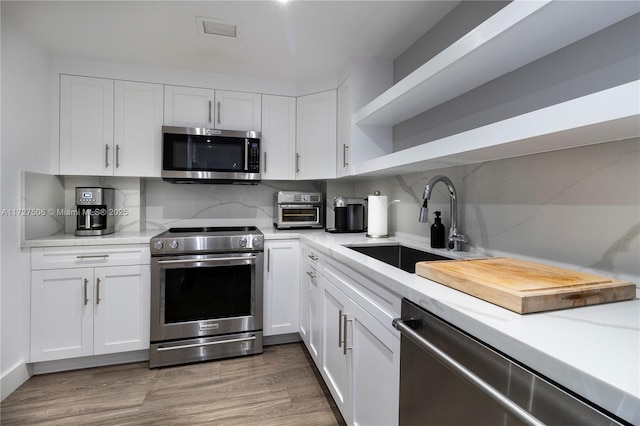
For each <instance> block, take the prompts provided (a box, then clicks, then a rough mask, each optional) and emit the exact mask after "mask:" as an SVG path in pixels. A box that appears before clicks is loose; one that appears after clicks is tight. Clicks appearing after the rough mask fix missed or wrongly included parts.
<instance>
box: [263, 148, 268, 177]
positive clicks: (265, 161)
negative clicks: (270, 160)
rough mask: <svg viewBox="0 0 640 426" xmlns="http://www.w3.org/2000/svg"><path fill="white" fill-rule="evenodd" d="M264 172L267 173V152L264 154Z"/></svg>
mask: <svg viewBox="0 0 640 426" xmlns="http://www.w3.org/2000/svg"><path fill="white" fill-rule="evenodd" d="M263 170H264V172H265V173H267V152H266V151H265V153H264V168H263Z"/></svg>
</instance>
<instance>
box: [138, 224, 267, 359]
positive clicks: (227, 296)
mask: <svg viewBox="0 0 640 426" xmlns="http://www.w3.org/2000/svg"><path fill="white" fill-rule="evenodd" d="M263 264H264V238H263V235H262V232H260V231H259V230H258V229H257V228H255V227H215V228H171V229H169V230H168V231H165V232H163V233H161V234H158V235H156V236H155V237H153V238H152V239H151V329H150V336H151V345H150V354H149V361H150V367H152V368H153V367H161V366H166V365H174V364H183V363H188V362H196V361H205V360H210V359H219V358H226V357H231V356H240V355H249V354H256V353H261V352H262V300H263V289H262V284H263V271H262V268H263Z"/></svg>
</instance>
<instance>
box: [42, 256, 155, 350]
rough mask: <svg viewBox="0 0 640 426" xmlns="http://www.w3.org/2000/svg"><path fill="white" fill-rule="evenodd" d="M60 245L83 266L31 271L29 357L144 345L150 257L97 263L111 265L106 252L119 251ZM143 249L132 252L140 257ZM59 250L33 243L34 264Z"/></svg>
mask: <svg viewBox="0 0 640 426" xmlns="http://www.w3.org/2000/svg"><path fill="white" fill-rule="evenodd" d="M61 250H62V253H64V255H63V257H66V255H68V258H69V260H71V259H72V258H76V259H77V260H76V264H77V265H79V266H80V265H81V266H80V267H74V268H60V269H35V270H32V271H31V362H41V361H52V360H59V359H66V358H75V357H81V356H91V355H102V354H111V353H116V352H127V351H134V350H141V349H148V348H149V302H150V294H149V292H150V287H149V285H150V277H149V264H148V261H147V263H146V264H138V265H124V266H115V265H114V266H95V264H100V263H102V264H106V265H110V261H109V259H108V254H111V255H114V254H117V253H116V252H113V251H110V252H109V253H108V254H93V253H94V252H93V251H92V250H91V249H89V250H83V251H78V252H77V254H75V253H72V252H71V251H69V250H68V249H61ZM145 250H148V249H145V248H141V249H140V250H139V252H138V253H137V254H134V256H136V255H137V257H138V258H140V257H144V256H141V255H140V252H142V253H144V251H145ZM60 253H61V251H60V250H59V249H56V248H51V249H44V250H43V249H34V250H32V264H33V265H38V264H42V263H43V262H44V263H45V264H46V263H47V260H44V261H43V260H42V259H46V256H48V255H52V256H56V255H60ZM92 256H93V257H92ZM38 259H40V260H39V261H38ZM147 259H148V252H147ZM65 263H67V262H61V264H65ZM113 263H114V262H113V261H111V264H113Z"/></svg>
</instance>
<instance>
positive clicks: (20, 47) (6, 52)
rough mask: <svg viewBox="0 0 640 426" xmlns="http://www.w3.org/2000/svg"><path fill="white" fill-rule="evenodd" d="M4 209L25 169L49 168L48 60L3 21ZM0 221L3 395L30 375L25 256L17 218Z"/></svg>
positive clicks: (11, 203) (14, 198) (13, 203)
mask: <svg viewBox="0 0 640 426" xmlns="http://www.w3.org/2000/svg"><path fill="white" fill-rule="evenodd" d="M1 65H2V74H1V75H2V81H1V85H2V123H1V128H2V141H3V142H2V146H1V156H0V159H1V161H2V163H1V166H2V167H1V174H2V178H1V185H2V186H1V188H2V190H1V193H0V200H1V201H0V203H1V206H2V209H19V208H20V206H21V200H20V185H21V173H22V171H23V170H31V171H36V172H44V173H47V172H49V171H50V170H49V169H50V132H49V123H50V115H51V110H50V81H51V75H50V70H51V62H50V58H49V56H48V55H47V53H46V52H44V51H43V50H42V49H41V48H40V47H39V46H37V45H35V44H33V43H32V42H31V41H30V40H27V39H25V38H24V37H23V36H22V34H21V32H20V31H19V30H17V29H16V28H13V27H12V25H11V22H7V20H6V19H3V20H2V62H1ZM0 221H1V223H2V225H1V226H2V257H1V263H0V270H1V274H2V281H1V282H2V287H1V289H0V294H1V295H2V296H1V303H2V310H1V328H2V342H1V345H2V347H1V348H0V352H1V354H2V358H1V359H2V365H1V366H0V372H1V377H2V378H1V380H2V383H1V396H2V398H4V397H5V396H6V395H8V394H9V393H10V392H11V391H13V390H14V389H15V387H17V386H19V385H20V384H21V383H22V382H23V381H24V380H26V378H27V377H28V371H27V367H26V365H25V362H26V361H27V359H28V355H29V340H28V336H29V309H28V308H29V303H30V302H29V293H30V283H29V272H28V271H29V255H28V251H27V250H21V249H20V218H19V217H18V216H16V215H12V214H5V215H2V216H1V217H0Z"/></svg>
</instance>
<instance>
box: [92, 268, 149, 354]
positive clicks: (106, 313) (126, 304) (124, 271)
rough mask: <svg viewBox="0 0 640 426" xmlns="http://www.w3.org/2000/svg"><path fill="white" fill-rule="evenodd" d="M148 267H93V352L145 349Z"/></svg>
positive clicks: (147, 336) (147, 329) (147, 309)
mask: <svg viewBox="0 0 640 426" xmlns="http://www.w3.org/2000/svg"><path fill="white" fill-rule="evenodd" d="M149 283H150V278H149V266H148V265H142V266H119V267H108V268H96V269H95V282H94V285H95V290H94V295H95V297H94V301H93V309H94V315H95V317H94V330H93V332H94V345H93V352H94V354H95V355H99V354H109V353H114V352H124V351H133V350H138V349H148V348H149V305H150V299H151V296H150V287H149Z"/></svg>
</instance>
